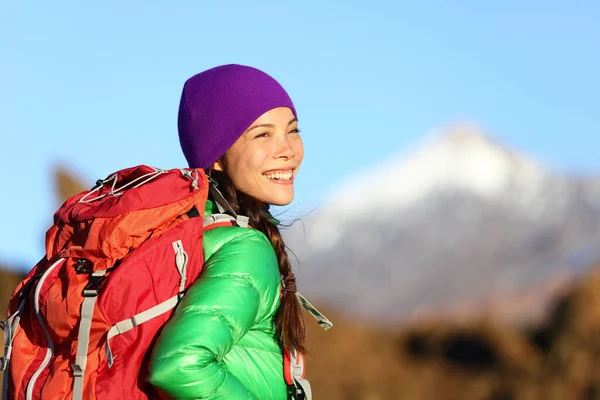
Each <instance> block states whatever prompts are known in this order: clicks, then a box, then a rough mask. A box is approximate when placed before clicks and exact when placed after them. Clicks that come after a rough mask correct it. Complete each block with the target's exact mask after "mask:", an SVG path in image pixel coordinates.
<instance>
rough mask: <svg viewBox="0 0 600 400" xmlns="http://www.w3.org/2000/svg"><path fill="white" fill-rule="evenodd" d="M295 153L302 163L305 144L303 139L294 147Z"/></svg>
mask: <svg viewBox="0 0 600 400" xmlns="http://www.w3.org/2000/svg"><path fill="white" fill-rule="evenodd" d="M294 152H295V153H296V157H298V158H299V159H300V161H302V159H303V158H304V143H303V142H302V139H298V142H297V143H296V144H295V145H294Z"/></svg>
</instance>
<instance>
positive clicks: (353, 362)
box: [0, 168, 600, 400]
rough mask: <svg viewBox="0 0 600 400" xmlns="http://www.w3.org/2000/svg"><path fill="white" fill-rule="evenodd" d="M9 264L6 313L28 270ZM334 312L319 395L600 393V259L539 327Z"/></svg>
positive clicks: (59, 179)
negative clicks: (408, 321) (381, 319)
mask: <svg viewBox="0 0 600 400" xmlns="http://www.w3.org/2000/svg"><path fill="white" fill-rule="evenodd" d="M53 175H54V179H55V186H56V188H57V191H56V194H57V203H59V204H60V203H62V202H63V201H64V199H65V198H66V197H68V196H71V195H73V194H75V193H78V192H80V191H81V190H84V189H85V188H86V186H85V185H83V184H82V183H81V181H80V180H79V179H78V178H75V177H73V175H72V174H71V173H70V172H69V171H68V170H66V169H63V168H56V169H55V170H54V173H53ZM6 267H7V266H3V265H0V309H1V313H2V317H3V318H4V317H6V314H5V312H6V309H7V303H8V298H9V296H10V293H11V292H12V290H13V289H14V287H16V286H17V284H18V282H19V281H20V280H21V279H22V278H23V274H20V273H16V272H9V271H8V270H7V268H6ZM319 308H321V307H319ZM325 311H327V310H325ZM326 314H327V315H328V316H330V317H331V318H332V320H334V321H335V322H336V325H335V326H334V328H332V329H331V330H330V331H328V332H324V331H322V330H321V329H320V328H319V327H318V326H317V325H316V324H315V323H313V320H312V318H311V317H310V316H307V322H308V323H307V325H308V329H309V340H310V348H311V354H310V355H309V356H308V357H307V364H308V366H307V367H308V378H309V380H310V381H311V383H312V385H313V392H314V397H315V398H316V399H327V400H338V399H340V400H341V399H344V400H379V399H386V400H387V399H440V400H446V399H448V400H454V399H456V400H458V399H461V400H462V399H473V400H479V399H481V400H530V399H548V400H554V399H556V400H559V399H560V400H563V399H600V265H598V266H597V267H596V268H592V269H591V272H590V273H589V274H588V275H587V276H585V277H584V278H582V279H581V280H580V281H579V282H577V283H576V284H575V285H574V286H573V288H572V289H571V290H570V292H568V293H567V294H566V295H565V296H564V297H563V298H561V299H560V301H558V302H557V303H556V304H555V307H554V311H553V312H552V313H551V315H550V317H549V318H548V319H547V320H546V321H545V322H543V323H538V324H537V325H532V326H530V327H523V328H515V327H509V326H502V325H498V323H497V322H490V321H491V319H490V320H489V321H487V320H485V319H473V320H470V321H469V320H466V321H462V322H460V323H458V322H456V323H453V322H448V321H444V322H441V321H438V322H435V321H430V322H427V323H423V324H420V325H411V326H398V327H396V328H395V329H389V328H388V329H382V328H377V327H375V326H369V325H367V324H365V323H363V322H361V321H358V320H350V319H348V318H346V319H344V318H343V317H335V316H334V315H333V316H332V315H330V313H328V312H326Z"/></svg>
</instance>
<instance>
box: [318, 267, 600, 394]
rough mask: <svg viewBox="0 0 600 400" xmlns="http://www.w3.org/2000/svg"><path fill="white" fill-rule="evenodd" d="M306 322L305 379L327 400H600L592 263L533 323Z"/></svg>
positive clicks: (599, 320)
mask: <svg viewBox="0 0 600 400" xmlns="http://www.w3.org/2000/svg"><path fill="white" fill-rule="evenodd" d="M332 319H334V320H335V321H336V322H337V324H336V326H335V327H334V328H333V329H331V330H330V331H328V332H321V330H320V329H319V328H318V327H316V326H314V325H312V324H311V326H310V328H311V329H310V341H311V349H312V351H313V355H312V357H310V358H309V365H308V371H309V372H308V375H309V379H310V380H311V382H312V383H313V385H314V389H315V393H316V394H317V396H318V397H317V398H322V399H328V400H338V399H340V400H341V399H344V400H348V399H350V400H352V399H356V400H359V399H360V400H379V399H440V400H446V399H447V400H463V399H472V400H530V399H531V400H533V399H549V400H551V399H555V400H564V399H600V265H598V266H596V267H594V268H592V270H591V272H590V273H589V274H588V275H586V276H585V277H584V278H582V279H580V280H578V282H577V283H576V284H575V285H574V286H573V287H572V289H571V290H569V291H568V293H567V294H565V295H564V296H563V297H562V298H561V299H560V300H559V301H557V302H556V303H555V304H554V306H553V311H552V313H551V315H550V316H549V318H548V320H547V321H546V322H544V323H542V324H537V325H532V326H529V327H526V328H525V327H523V328H521V329H517V328H512V327H510V326H506V325H499V324H497V323H495V322H490V321H489V320H486V319H471V320H468V321H464V322H462V323H456V322H441V323H440V322H435V321H430V322H428V323H426V324H417V325H414V326H398V327H396V328H394V329H391V328H389V329H386V330H382V329H379V330H378V329H375V328H373V327H369V326H367V325H361V324H360V323H359V322H358V321H355V320H351V319H346V320H343V319H341V318H337V317H334V316H332Z"/></svg>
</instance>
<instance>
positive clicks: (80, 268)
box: [75, 258, 93, 274]
mask: <svg viewBox="0 0 600 400" xmlns="http://www.w3.org/2000/svg"><path fill="white" fill-rule="evenodd" d="M92 271H93V264H92V262H91V261H90V260H88V259H87V258H78V259H77V261H75V272H76V273H78V274H91V273H92Z"/></svg>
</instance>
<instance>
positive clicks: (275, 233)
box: [207, 156, 307, 354]
mask: <svg viewBox="0 0 600 400" xmlns="http://www.w3.org/2000/svg"><path fill="white" fill-rule="evenodd" d="M219 163H220V164H221V166H222V168H223V172H221V171H216V170H208V171H207V172H208V173H209V175H210V177H211V178H212V179H213V180H214V181H215V182H216V184H217V186H218V189H219V191H220V192H221V193H222V194H223V197H224V198H225V200H227V202H228V203H229V205H230V206H231V208H232V209H233V211H235V212H236V213H237V214H239V215H244V216H246V217H248V218H249V225H250V226H252V227H253V228H255V229H258V230H259V231H261V232H262V233H264V234H265V236H266V237H267V239H269V242H271V245H272V246H273V249H274V250H275V254H276V255H277V263H278V264H279V273H280V274H281V276H282V277H283V279H284V282H285V288H286V289H287V290H286V291H285V292H284V296H283V299H282V300H281V305H280V306H279V310H278V311H277V320H276V328H277V334H278V337H279V341H280V344H281V345H282V346H283V347H284V348H287V349H290V348H292V347H293V348H294V349H296V351H298V352H300V353H303V354H305V353H306V351H307V348H306V330H305V326H304V316H303V315H302V310H301V306H300V303H299V302H298V299H297V297H296V296H295V291H296V279H295V278H294V276H293V274H292V265H291V263H290V261H289V259H288V254H287V252H286V247H285V243H284V241H283V238H282V237H281V233H280V232H279V229H278V228H277V225H276V224H275V223H274V222H273V221H272V220H271V218H272V217H271V215H270V214H269V213H268V210H269V205H268V204H265V203H263V202H261V201H259V200H258V199H256V198H254V197H252V196H250V195H248V194H246V193H243V192H241V191H239V190H237V189H236V188H235V186H234V185H233V182H232V181H231V179H230V178H229V176H228V174H227V162H226V160H225V156H223V157H222V158H221V159H220V160H219Z"/></svg>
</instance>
